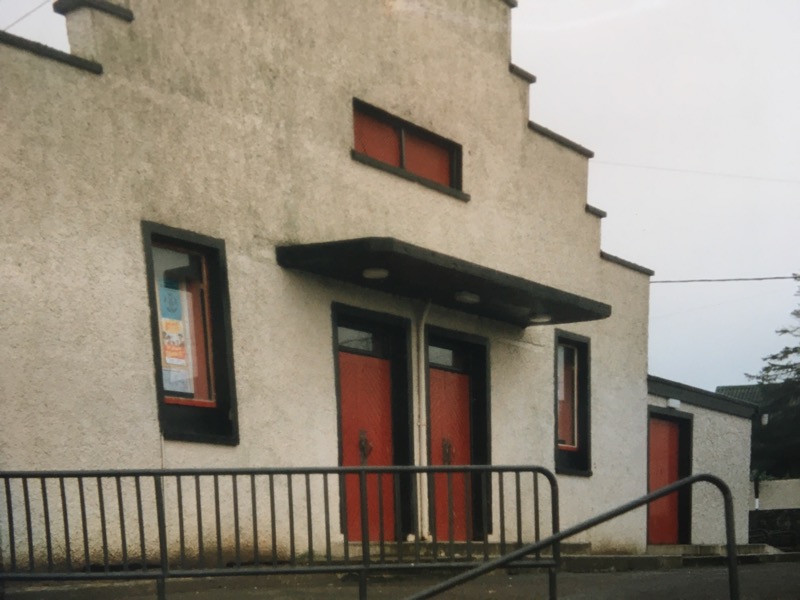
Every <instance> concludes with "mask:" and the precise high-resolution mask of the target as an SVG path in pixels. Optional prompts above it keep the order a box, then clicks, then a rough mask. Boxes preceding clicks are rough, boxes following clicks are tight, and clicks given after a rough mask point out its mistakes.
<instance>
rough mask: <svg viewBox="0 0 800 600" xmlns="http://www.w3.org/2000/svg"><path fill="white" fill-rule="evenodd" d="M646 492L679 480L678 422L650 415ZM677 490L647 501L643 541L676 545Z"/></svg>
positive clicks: (677, 535) (677, 537)
mask: <svg viewBox="0 0 800 600" xmlns="http://www.w3.org/2000/svg"><path fill="white" fill-rule="evenodd" d="M649 429H650V436H649V439H650V442H649V449H648V467H649V468H648V483H647V491H648V492H653V491H655V490H658V489H660V488H662V487H664V486H665V485H669V484H670V483H673V482H675V481H677V480H678V479H680V472H679V470H680V467H679V457H680V425H679V424H678V423H677V422H675V421H667V420H665V419H657V418H653V417H651V418H650V428H649ZM678 506H679V504H678V492H675V493H674V494H670V495H669V496H665V497H664V498H660V499H658V500H656V501H654V502H651V503H650V505H649V508H648V512H647V543H648V544H677V543H679V542H678V539H679V533H678V531H679V527H678V522H679V521H678Z"/></svg>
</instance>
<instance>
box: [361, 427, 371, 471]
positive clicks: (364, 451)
mask: <svg viewBox="0 0 800 600" xmlns="http://www.w3.org/2000/svg"><path fill="white" fill-rule="evenodd" d="M370 454H372V444H370V443H369V440H368V439H367V432H366V430H364V429H362V430H360V431H359V432H358V455H359V457H360V458H361V466H366V464H367V457H368V456H369V455H370Z"/></svg>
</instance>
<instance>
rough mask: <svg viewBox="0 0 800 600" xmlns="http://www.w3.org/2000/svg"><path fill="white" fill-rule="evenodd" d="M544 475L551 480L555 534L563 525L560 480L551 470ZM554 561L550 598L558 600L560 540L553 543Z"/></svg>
mask: <svg viewBox="0 0 800 600" xmlns="http://www.w3.org/2000/svg"><path fill="white" fill-rule="evenodd" d="M544 475H545V477H547V480H548V481H549V482H550V505H551V506H550V517H551V522H552V524H553V531H552V532H551V533H552V535H555V534H557V533H558V531H559V528H560V527H561V522H560V518H559V514H558V507H559V499H558V481H557V480H556V478H555V476H554V475H553V474H552V473H550V472H549V471H546V472H545V473H544ZM537 541H538V540H537ZM553 562H554V563H555V566H554V567H550V568H549V569H547V575H548V587H549V588H550V590H549V591H550V600H558V583H557V581H556V577H557V576H558V570H559V569H560V568H561V542H558V541H557V542H556V543H555V544H553Z"/></svg>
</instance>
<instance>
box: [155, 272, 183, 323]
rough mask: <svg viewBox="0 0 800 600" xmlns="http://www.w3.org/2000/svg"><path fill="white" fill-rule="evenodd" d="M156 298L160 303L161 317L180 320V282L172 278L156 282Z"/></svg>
mask: <svg viewBox="0 0 800 600" xmlns="http://www.w3.org/2000/svg"><path fill="white" fill-rule="evenodd" d="M158 300H159V304H160V305H161V318H162V319H173V320H175V321H180V320H181V319H182V318H183V317H182V313H183V311H182V309H181V290H180V283H179V282H178V281H175V280H174V279H162V280H161V281H159V282H158Z"/></svg>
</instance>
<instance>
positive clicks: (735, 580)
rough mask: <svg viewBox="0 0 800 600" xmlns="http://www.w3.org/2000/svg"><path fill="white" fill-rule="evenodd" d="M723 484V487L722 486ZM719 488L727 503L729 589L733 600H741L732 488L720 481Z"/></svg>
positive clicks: (726, 530) (726, 529) (726, 534)
mask: <svg viewBox="0 0 800 600" xmlns="http://www.w3.org/2000/svg"><path fill="white" fill-rule="evenodd" d="M720 484H721V485H720ZM717 487H718V488H719V490H720V491H721V492H722V500H723V502H724V503H725V537H726V538H727V542H726V543H727V546H728V587H729V588H730V596H731V600H739V561H738V558H737V556H736V527H735V525H734V520H733V496H732V495H731V490H730V488H729V487H728V486H727V485H726V484H725V483H724V482H723V481H722V480H719V482H718V483H717Z"/></svg>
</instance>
